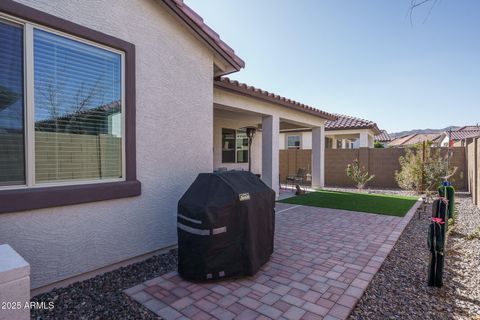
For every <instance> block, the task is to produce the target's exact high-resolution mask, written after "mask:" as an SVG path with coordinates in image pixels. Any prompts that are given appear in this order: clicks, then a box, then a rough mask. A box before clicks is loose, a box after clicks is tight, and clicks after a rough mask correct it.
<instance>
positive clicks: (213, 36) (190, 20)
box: [163, 0, 245, 71]
mask: <svg viewBox="0 0 480 320" xmlns="http://www.w3.org/2000/svg"><path fill="white" fill-rule="evenodd" d="M163 3H165V4H166V5H167V7H169V8H170V9H171V10H172V11H173V12H175V13H176V14H177V15H178V16H179V17H180V18H181V19H182V20H184V21H185V22H186V23H187V25H189V26H190V27H191V28H192V29H193V30H194V31H195V32H196V33H197V34H198V35H199V36H200V37H201V38H202V39H204V40H205V41H206V42H207V43H209V44H210V45H211V46H212V47H213V48H214V49H215V51H217V52H218V53H219V54H220V55H221V56H222V57H223V58H225V59H226V60H227V61H228V62H229V63H230V64H231V65H232V66H233V67H234V68H235V69H236V70H237V71H238V70H240V69H241V68H244V67H245V62H244V61H243V60H242V59H241V58H240V57H238V56H237V55H236V54H235V51H233V49H232V48H230V47H229V46H228V45H227V44H226V43H225V42H223V41H222V39H220V36H219V35H218V33H216V32H215V31H214V30H213V29H212V28H210V27H209V26H207V25H206V24H205V23H204V22H203V19H202V17H200V16H199V15H198V14H197V13H196V12H195V11H193V9H192V8H190V7H189V6H187V5H186V4H185V3H184V2H183V0H163Z"/></svg>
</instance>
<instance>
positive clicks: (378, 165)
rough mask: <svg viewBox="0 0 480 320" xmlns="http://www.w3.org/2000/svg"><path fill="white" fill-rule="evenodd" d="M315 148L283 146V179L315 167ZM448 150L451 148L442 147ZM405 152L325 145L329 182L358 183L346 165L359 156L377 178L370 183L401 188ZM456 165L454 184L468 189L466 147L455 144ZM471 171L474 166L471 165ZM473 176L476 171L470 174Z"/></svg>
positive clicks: (378, 186)
mask: <svg viewBox="0 0 480 320" xmlns="http://www.w3.org/2000/svg"><path fill="white" fill-rule="evenodd" d="M311 152H312V151H311V150H304V149H301V150H297V149H293V150H292V149H291V150H280V179H281V181H282V182H284V181H285V178H286V176H287V175H292V174H295V173H296V172H297V170H298V168H306V169H307V171H309V170H310V168H311V162H310V161H311V154H312V153H311ZM441 152H442V154H444V155H445V154H446V152H447V149H442V150H441ZM404 154H405V149H403V148H388V149H374V148H359V149H325V185H326V186H327V187H328V186H331V187H354V183H353V182H352V180H351V179H350V178H349V177H347V176H346V173H345V169H346V167H347V165H348V164H350V163H352V162H353V161H354V160H355V159H358V160H359V164H360V166H362V167H365V168H366V169H367V170H368V172H369V173H370V174H374V175H375V179H373V180H372V181H370V182H369V183H368V185H367V187H371V188H398V184H397V182H396V180H395V171H399V170H400V163H399V161H398V159H399V157H400V156H403V155H404ZM452 165H453V166H456V167H458V170H457V172H456V174H455V175H454V177H453V179H454V185H455V187H456V188H457V190H467V189H468V181H467V179H468V177H469V174H468V171H469V170H467V159H466V151H465V148H464V147H458V148H457V147H456V148H454V154H453V157H452ZM470 171H471V169H470ZM479 171H480V170H479ZM470 176H472V174H470Z"/></svg>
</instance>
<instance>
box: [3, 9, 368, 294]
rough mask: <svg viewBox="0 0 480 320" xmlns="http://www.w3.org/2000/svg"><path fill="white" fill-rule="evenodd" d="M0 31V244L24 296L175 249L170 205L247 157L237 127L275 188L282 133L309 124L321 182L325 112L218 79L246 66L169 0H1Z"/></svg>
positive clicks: (315, 174) (255, 165) (315, 179)
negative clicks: (24, 268)
mask: <svg viewBox="0 0 480 320" xmlns="http://www.w3.org/2000/svg"><path fill="white" fill-rule="evenodd" d="M106 12H108V14H105V13H106ZM0 40H1V41H0V69H1V70H2V72H0V90H1V92H2V95H0V244H3V243H8V244H10V245H11V246H12V247H13V248H14V249H15V250H16V251H18V252H19V253H20V254H21V255H22V256H23V257H24V258H25V259H26V260H27V261H28V262H29V263H30V264H31V268H32V269H31V284H32V288H33V289H35V290H34V292H41V291H45V290H48V289H49V288H52V287H53V286H56V287H59V286H63V285H65V284H67V283H69V282H72V281H75V280H77V279H78V278H79V277H89V276H92V275H94V274H96V273H99V272H102V271H105V270H107V268H110V267H112V266H116V267H118V266H120V265H124V264H128V263H131V262H133V261H136V260H139V259H145V258H146V257H148V256H150V255H153V254H156V253H158V252H160V251H162V250H166V249H167V248H170V247H173V246H175V245H176V243H177V229H176V211H177V201H178V200H179V199H180V197H181V196H182V194H183V193H184V192H185V191H186V190H187V188H188V187H189V185H190V184H191V183H192V182H193V181H194V179H195V178H196V176H197V175H198V174H199V173H201V172H211V171H212V170H214V169H220V168H224V167H227V168H230V169H246V168H247V167H248V158H249V155H248V139H246V136H245V134H246V128H247V127H248V128H252V127H255V128H256V129H258V132H257V133H256V135H255V137H254V138H253V143H252V155H251V158H252V163H251V164H252V169H253V171H254V172H256V173H259V174H260V175H261V178H262V180H263V181H264V182H265V183H267V184H268V185H269V186H270V187H272V188H273V189H274V190H276V191H278V187H279V181H278V179H279V141H280V138H279V135H280V129H281V128H283V127H293V128H306V129H308V130H311V131H310V132H309V134H310V136H311V140H312V141H313V143H312V144H313V148H312V155H313V156H312V166H311V168H312V172H311V173H312V184H313V185H314V186H316V187H322V186H323V185H324V172H323V171H324V149H325V144H324V141H325V122H326V121H328V120H334V119H335V116H333V115H331V114H328V113H326V112H323V111H320V110H318V109H315V108H312V107H309V106H306V105H303V104H300V103H298V102H295V101H291V100H289V99H286V98H283V97H280V96H278V95H274V94H271V93H268V92H265V91H262V90H260V89H256V88H253V87H249V86H247V85H244V84H240V83H238V82H236V81H230V80H229V79H226V78H221V76H223V75H226V74H230V73H232V72H236V71H238V70H240V69H241V68H243V67H244V62H243V61H242V60H241V59H240V58H239V57H238V56H237V55H235V53H234V51H233V50H232V49H231V48H230V47H228V46H227V45H226V44H225V43H224V42H223V41H222V40H221V39H220V38H219V36H218V34H216V33H215V32H214V31H213V30H211V29H210V28H209V27H208V26H206V25H205V24H204V23H203V20H202V19H201V18H200V17H199V16H198V15H197V14H196V13H195V12H193V11H192V10H191V9H190V8H189V7H188V6H186V5H185V4H183V2H182V1H180V0H158V1H155V0H144V1H128V0H120V1H116V2H115V5H114V6H112V1H110V0H97V1H95V2H94V5H92V3H91V2H88V3H87V2H83V1H71V2H69V3H68V5H67V4H66V2H65V1H63V0H51V1H34V0H18V1H11V0H2V1H1V2H0ZM24 44H25V45H24ZM23 70H25V72H26V73H25V78H24V74H23ZM215 79H218V80H215ZM212 88H213V90H212ZM357 133H358V132H357ZM360 135H361V134H360ZM367 135H368V133H367V131H366V132H365V134H364V135H363V136H362V137H363V140H364V143H365V144H367V141H368V136H367ZM371 135H372V137H373V135H374V133H372V134H371ZM372 140H373V139H372Z"/></svg>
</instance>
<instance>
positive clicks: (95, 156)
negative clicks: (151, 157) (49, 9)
mask: <svg viewBox="0 0 480 320" xmlns="http://www.w3.org/2000/svg"><path fill="white" fill-rule="evenodd" d="M0 40H1V41H0V68H1V71H0V187H5V186H12V185H24V186H36V185H40V184H46V183H50V184H76V183H80V182H82V183H83V182H91V181H94V182H102V181H105V182H107V181H116V180H124V179H125V169H124V168H125V164H124V163H125V156H124V149H125V148H124V141H123V137H124V114H123V113H124V112H123V105H124V102H123V101H124V98H123V90H124V89H123V60H124V54H123V52H121V51H117V50H114V49H110V48H107V47H103V46H100V45H97V44H94V43H90V42H86V41H83V40H79V39H76V38H73V37H71V36H68V35H65V34H60V33H57V32H55V31H51V30H49V29H44V28H42V27H38V26H36V25H31V24H29V23H18V24H15V23H13V22H10V21H8V22H7V21H6V20H0ZM24 43H25V45H24ZM24 93H25V95H24ZM25 155H26V156H25Z"/></svg>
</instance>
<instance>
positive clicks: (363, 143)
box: [359, 132, 368, 148]
mask: <svg viewBox="0 0 480 320" xmlns="http://www.w3.org/2000/svg"><path fill="white" fill-rule="evenodd" d="M359 147H360V148H368V133H367V132H360V146H359Z"/></svg>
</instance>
